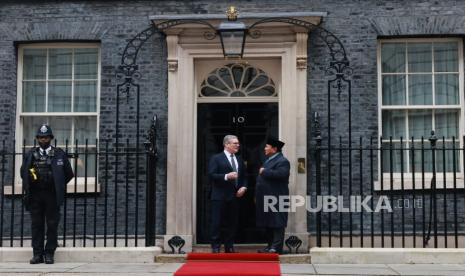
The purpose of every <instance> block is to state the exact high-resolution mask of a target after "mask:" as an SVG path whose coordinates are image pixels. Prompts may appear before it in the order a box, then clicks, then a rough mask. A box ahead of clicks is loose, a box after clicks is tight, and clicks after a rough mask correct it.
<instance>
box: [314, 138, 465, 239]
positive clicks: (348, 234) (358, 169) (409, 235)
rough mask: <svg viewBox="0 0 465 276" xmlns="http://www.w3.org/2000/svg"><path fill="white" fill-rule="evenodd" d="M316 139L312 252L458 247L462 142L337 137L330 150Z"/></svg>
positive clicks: (464, 235)
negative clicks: (317, 248)
mask: <svg viewBox="0 0 465 276" xmlns="http://www.w3.org/2000/svg"><path fill="white" fill-rule="evenodd" d="M315 136H316V139H315V141H316V143H315V144H314V145H312V147H311V149H312V153H311V158H312V159H313V161H314V164H313V166H312V172H311V176H310V179H311V183H310V186H309V187H310V191H309V197H308V198H307V204H308V205H309V207H308V206H307V209H308V210H309V218H310V225H311V227H312V230H311V233H313V234H314V236H315V240H314V244H316V245H317V246H321V247H328V246H329V247H334V246H336V247H435V248H438V247H444V248H447V247H455V248H457V247H463V245H464V243H465V223H464V221H465V189H464V173H463V172H464V171H465V149H464V147H463V145H464V144H465V137H463V138H462V139H463V140H462V143H460V141H459V140H457V139H456V138H455V137H451V138H450V139H446V138H443V137H441V138H440V139H438V138H436V136H435V135H434V132H432V135H431V137H429V138H428V139H425V138H420V139H415V138H411V139H409V140H405V139H403V138H400V139H397V140H396V139H393V138H391V137H389V138H384V137H373V138H370V139H368V140H364V139H362V138H359V140H358V142H357V143H349V142H348V141H344V139H343V138H342V137H340V138H339V143H338V144H336V145H331V146H328V145H322V139H321V137H319V135H315ZM350 161H352V162H350ZM318 200H320V203H318ZM334 202H336V203H334ZM325 204H326V205H325ZM320 206H321V208H320V209H319V207H320ZM325 206H326V209H325Z"/></svg>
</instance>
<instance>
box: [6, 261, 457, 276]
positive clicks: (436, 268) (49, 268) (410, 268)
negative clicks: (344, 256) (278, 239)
mask: <svg viewBox="0 0 465 276" xmlns="http://www.w3.org/2000/svg"><path fill="white" fill-rule="evenodd" d="M181 265H182V264H178V263H165V264H162V263H150V264H149V263H146V264H141V263H137V264H136V263H117V264H114V263H57V264H54V265H45V264H39V265H30V264H26V263H0V275H2V276H4V275H15V276H19V275H31V276H32V275H47V276H50V275H72V276H77V275H86V276H90V275H112V276H117V275H152V276H168V275H173V273H174V271H176V269H178V268H179V267H180V266H181ZM281 271H282V274H283V276H303V275H315V274H317V275H465V265H457V264H441V265H438V264H435V265H433V264H389V265H384V264H365V265H350V264H282V265H281Z"/></svg>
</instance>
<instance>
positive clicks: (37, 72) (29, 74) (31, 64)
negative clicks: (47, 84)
mask: <svg viewBox="0 0 465 276" xmlns="http://www.w3.org/2000/svg"><path fill="white" fill-rule="evenodd" d="M46 60H47V50H46V49H24V53H23V80H37V79H45V73H46V69H45V66H46V64H47V62H46Z"/></svg>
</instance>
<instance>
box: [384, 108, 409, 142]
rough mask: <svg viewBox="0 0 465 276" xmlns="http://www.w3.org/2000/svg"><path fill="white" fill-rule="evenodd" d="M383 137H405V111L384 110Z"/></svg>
mask: <svg viewBox="0 0 465 276" xmlns="http://www.w3.org/2000/svg"><path fill="white" fill-rule="evenodd" d="M382 121H383V134H382V135H383V138H384V139H389V137H391V136H392V138H393V139H399V138H400V137H401V136H402V137H404V138H406V137H405V111H399V110H384V111H383V117H382Z"/></svg>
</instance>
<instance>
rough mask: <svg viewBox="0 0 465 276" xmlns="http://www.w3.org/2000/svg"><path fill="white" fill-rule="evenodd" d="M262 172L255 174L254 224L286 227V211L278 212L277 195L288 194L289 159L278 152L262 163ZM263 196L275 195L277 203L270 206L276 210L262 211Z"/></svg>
mask: <svg viewBox="0 0 465 276" xmlns="http://www.w3.org/2000/svg"><path fill="white" fill-rule="evenodd" d="M263 168H264V170H263V172H262V174H259V175H258V176H257V182H256V187H255V201H256V204H257V205H256V224H257V226H258V227H270V228H285V227H287V216H288V213H287V212H279V196H288V195H289V187H288V185H289V172H290V164H289V161H288V160H287V159H286V158H285V157H284V156H283V154H282V153H278V154H277V156H275V157H274V158H272V159H270V160H268V161H266V162H265V163H264V164H263ZM264 196H273V197H276V199H277V203H276V204H275V205H273V206H272V207H275V208H276V209H278V212H272V211H271V210H273V209H272V208H269V210H268V212H264Z"/></svg>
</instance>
